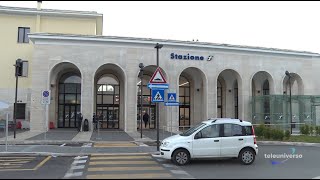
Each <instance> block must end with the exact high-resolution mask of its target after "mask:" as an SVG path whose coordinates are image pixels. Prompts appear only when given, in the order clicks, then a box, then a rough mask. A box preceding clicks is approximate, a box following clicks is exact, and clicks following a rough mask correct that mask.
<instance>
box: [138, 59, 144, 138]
mask: <svg viewBox="0 0 320 180" xmlns="http://www.w3.org/2000/svg"><path fill="white" fill-rule="evenodd" d="M139 68H140V73H139V77H140V137H141V138H142V108H143V101H142V99H143V68H144V66H143V63H140V64H139Z"/></svg>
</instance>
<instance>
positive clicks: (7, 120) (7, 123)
mask: <svg viewBox="0 0 320 180" xmlns="http://www.w3.org/2000/svg"><path fill="white" fill-rule="evenodd" d="M6 118H7V119H6V152H7V151H8V126H9V113H7V117H6Z"/></svg>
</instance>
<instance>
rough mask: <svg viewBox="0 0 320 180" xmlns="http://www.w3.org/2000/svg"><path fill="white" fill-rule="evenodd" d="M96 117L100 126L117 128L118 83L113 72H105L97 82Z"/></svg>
mask: <svg viewBox="0 0 320 180" xmlns="http://www.w3.org/2000/svg"><path fill="white" fill-rule="evenodd" d="M96 103H97V110H96V115H97V118H98V119H99V120H100V121H101V124H100V125H101V127H100V128H110V129H118V128H119V111H120V84H119V80H118V78H117V77H116V76H114V75H113V74H105V75H103V76H102V77H100V79H99V80H98V82H97V96H96Z"/></svg>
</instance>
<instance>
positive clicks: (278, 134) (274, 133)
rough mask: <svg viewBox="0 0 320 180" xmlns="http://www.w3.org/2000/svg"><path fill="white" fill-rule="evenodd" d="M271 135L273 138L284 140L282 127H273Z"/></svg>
mask: <svg viewBox="0 0 320 180" xmlns="http://www.w3.org/2000/svg"><path fill="white" fill-rule="evenodd" d="M271 137H272V139H273V140H283V138H284V132H283V130H281V129H272V130H271Z"/></svg>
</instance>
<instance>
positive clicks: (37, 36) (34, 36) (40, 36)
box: [29, 33, 320, 57]
mask: <svg viewBox="0 0 320 180" xmlns="http://www.w3.org/2000/svg"><path fill="white" fill-rule="evenodd" d="M29 38H30V40H31V41H32V42H35V41H36V40H68V41H70V40H72V41H88V42H90V41H91V42H116V43H135V44H144V45H148V44H150V45H155V44H156V43H161V44H163V45H172V46H184V47H198V48H212V49H222V50H236V51H247V52H260V53H274V54H283V55H296V56H309V57H320V54H319V53H313V52H307V51H294V50H287V49H276V48H264V47H253V46H240V45H230V44H217V43H207V42H194V41H179V40H165V39H152V38H135V37H119V36H94V35H75V34H53V33H31V34H29Z"/></svg>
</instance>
